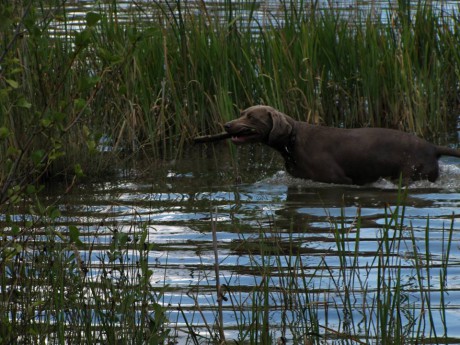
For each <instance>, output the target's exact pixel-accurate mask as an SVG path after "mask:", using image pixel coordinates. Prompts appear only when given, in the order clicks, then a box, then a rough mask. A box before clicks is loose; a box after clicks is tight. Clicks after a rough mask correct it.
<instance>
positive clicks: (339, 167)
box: [224, 105, 460, 185]
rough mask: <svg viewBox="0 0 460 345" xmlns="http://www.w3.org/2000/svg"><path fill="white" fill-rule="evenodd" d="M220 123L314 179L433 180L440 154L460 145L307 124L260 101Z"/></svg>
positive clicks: (297, 172) (377, 130) (379, 131)
mask: <svg viewBox="0 0 460 345" xmlns="http://www.w3.org/2000/svg"><path fill="white" fill-rule="evenodd" d="M224 127H225V130H226V131H227V133H228V134H229V135H231V136H232V141H233V142H234V143H235V144H246V143H256V142H261V143H263V144H266V145H268V146H270V147H272V148H274V149H275V150H277V151H279V152H280V153H281V155H282V156H283V158H284V161H285V163H286V169H287V171H288V172H289V173H290V174H291V175H293V176H295V177H300V178H305V179H311V180H314V181H319V182H328V183H341V184H358V185H362V184H365V183H370V182H374V181H376V180H378V179H379V178H380V177H386V178H391V179H399V177H400V176H402V178H403V179H404V182H406V183H407V182H408V180H421V179H428V180H429V181H432V182H433V181H435V180H436V179H437V178H438V176H439V166H438V158H439V157H440V156H442V155H446V156H455V157H460V151H457V150H453V149H450V148H448V147H443V146H437V145H434V144H431V143H429V142H427V141H426V140H423V139H420V138H418V137H416V136H414V135H411V134H408V133H405V132H401V131H397V130H393V129H385V128H358V129H341V128H331V127H324V126H315V125H309V124H307V123H306V122H299V121H296V120H294V119H293V118H291V117H289V116H287V115H285V114H283V113H281V112H279V111H277V110H276V109H274V108H272V107H269V106H262V105H257V106H253V107H250V108H248V109H246V110H244V111H242V112H241V117H240V118H238V119H236V120H233V121H230V122H228V123H226V124H225V125H224Z"/></svg>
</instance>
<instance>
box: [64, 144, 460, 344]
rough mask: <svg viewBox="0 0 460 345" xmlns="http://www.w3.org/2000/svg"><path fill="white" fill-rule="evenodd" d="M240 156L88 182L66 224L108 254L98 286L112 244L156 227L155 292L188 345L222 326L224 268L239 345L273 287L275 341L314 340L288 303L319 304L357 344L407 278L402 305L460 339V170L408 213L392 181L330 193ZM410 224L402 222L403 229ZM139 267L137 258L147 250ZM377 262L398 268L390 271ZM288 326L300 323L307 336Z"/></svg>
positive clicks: (416, 194)
mask: <svg viewBox="0 0 460 345" xmlns="http://www.w3.org/2000/svg"><path fill="white" fill-rule="evenodd" d="M216 157H219V158H216ZM236 157H237V159H236V160H234V158H232V157H231V155H229V154H228V150H227V149H226V148H224V149H223V150H222V151H218V152H213V151H212V150H210V152H208V154H193V155H192V156H191V157H189V159H184V160H178V161H171V162H167V163H164V162H158V163H152V164H151V165H150V166H149V167H147V168H145V170H143V173H142V175H141V176H138V177H136V178H133V177H123V176H120V177H117V178H114V179H110V180H108V181H103V182H98V183H90V184H82V185H79V186H78V187H77V188H76V189H74V190H73V191H72V193H71V194H70V195H68V196H65V197H64V199H63V200H62V204H61V206H60V207H61V210H62V212H63V218H62V222H63V224H69V223H71V224H75V225H77V226H78V227H79V228H80V229H81V232H82V233H84V234H85V235H84V236H83V238H82V239H83V241H85V242H88V243H91V244H92V245H94V246H97V247H98V250H93V251H91V253H85V252H82V253H80V254H81V256H82V258H83V260H84V261H86V262H87V266H88V267H89V268H90V271H89V274H90V275H92V277H93V279H95V280H97V279H99V278H100V275H101V271H100V270H99V269H98V267H100V260H101V259H100V258H101V255H100V254H101V252H103V251H104V248H106V246H109V244H110V243H111V241H112V240H113V234H114V232H126V233H128V234H129V235H130V236H133V237H134V236H136V234H138V233H140V232H141V231H142V229H146V231H148V241H149V242H150V243H153V244H155V247H154V248H155V249H154V250H152V251H150V252H149V255H148V262H149V266H150V267H151V269H152V271H153V275H152V277H151V281H152V283H153V284H154V285H155V286H158V287H164V286H165V285H167V287H168V288H167V289H166V292H165V294H164V296H163V297H162V299H161V303H163V305H165V306H167V307H168V308H169V313H168V317H169V320H170V321H171V324H172V325H174V326H178V328H177V329H178V330H177V334H178V336H179V339H181V341H184V342H185V339H187V336H186V334H188V333H187V331H186V330H187V327H186V325H187V324H189V325H190V324H192V325H193V327H194V328H195V329H196V330H197V332H201V334H204V335H205V334H207V328H206V325H207V324H208V325H209V324H210V325H212V324H213V323H214V322H215V319H216V309H215V306H216V300H217V294H216V273H215V266H214V264H215V262H216V260H217V262H218V264H219V265H218V266H219V276H218V277H219V279H220V283H221V284H222V285H223V286H224V290H225V293H226V297H227V301H224V302H223V318H224V324H225V327H226V329H227V331H228V333H227V336H228V337H229V338H233V339H238V334H239V331H238V327H240V328H241V327H242V325H245V323H247V325H249V321H248V320H250V318H251V308H252V307H253V306H254V305H255V304H256V303H260V300H259V299H260V298H262V297H261V295H260V293H261V291H262V290H261V289H262V286H264V287H266V288H268V296H269V297H268V298H269V300H268V302H267V303H268V304H269V305H270V312H269V318H270V325H271V326H272V327H271V328H270V331H271V332H273V336H274V337H275V338H277V337H280V336H285V337H286V338H287V339H289V341H293V337H294V335H292V334H293V332H294V333H295V332H297V331H298V332H300V333H302V332H303V333H307V332H308V328H309V325H308V324H305V318H306V317H305V315H301V314H302V312H301V311H299V310H298V309H296V308H295V307H293V306H292V304H289V303H287V302H286V296H290V297H289V298H290V299H291V300H292V301H294V302H295V303H296V304H301V303H302V302H305V303H306V301H307V300H308V301H310V302H309V303H312V302H311V301H314V302H315V308H316V309H315V310H317V312H318V315H319V320H318V322H319V323H320V324H321V325H323V326H324V327H326V328H327V329H333V330H336V331H337V332H344V331H346V330H347V328H346V327H351V326H350V325H348V326H347V325H346V322H345V321H346V318H351V319H352V320H354V322H355V323H356V324H354V326H353V327H354V328H353V331H352V332H358V333H359V327H358V326H357V325H358V323H359V322H365V318H364V316H363V314H365V313H367V312H368V313H369V314H372V313H376V312H377V310H369V305H372V301H373V300H374V299H375V297H376V296H375V293H376V292H375V291H377V290H378V289H377V286H378V285H379V284H382V281H381V279H380V278H381V277H383V276H384V277H386V279H389V280H388V284H389V287H391V284H392V282H391V281H392V280H393V279H394V281H396V280H400V282H401V284H402V285H401V286H402V289H403V295H404V298H405V300H404V303H403V305H404V306H405V307H406V308H407V310H412V311H413V310H415V312H414V314H415V316H416V317H417V318H418V319H417V320H418V322H420V323H421V324H423V325H425V326H426V327H428V323H429V320H428V314H426V309H427V304H426V300H425V298H426V297H427V296H429V300H430V303H431V304H430V310H431V311H432V314H430V316H431V318H432V319H433V320H434V324H435V325H437V326H436V327H435V328H437V329H436V332H437V335H438V336H442V335H447V336H449V337H454V338H457V339H458V340H459V341H460V330H459V328H458V326H457V324H458V317H459V316H460V302H459V301H460V299H459V297H460V247H459V245H458V243H459V240H460V224H459V220H458V218H459V216H460V212H459V204H460V162H459V161H458V160H455V159H443V160H442V162H441V169H442V172H441V177H440V179H439V181H438V182H436V183H429V182H426V181H422V182H417V183H414V184H412V185H410V186H409V188H408V193H407V198H406V200H405V203H404V204H405V205H406V206H405V208H401V207H400V208H398V205H400V199H401V198H402V197H401V193H398V188H397V186H396V185H395V184H393V183H392V182H390V181H385V180H382V181H378V182H376V183H374V184H371V185H368V186H363V187H356V186H341V185H329V184H321V183H315V182H312V181H306V180H300V179H294V178H292V177H290V176H288V175H287V174H286V173H285V172H284V171H283V169H282V164H281V161H280V160H279V157H277V156H276V154H274V153H273V152H271V151H269V150H253V149H250V148H243V149H241V150H239V151H238V152H237V155H236ZM401 213H404V217H403V218H404V220H403V222H402V223H401V222H400V217H396V218H392V215H394V214H401ZM213 229H214V231H215V233H216V236H217V248H218V251H217V253H218V258H217V259H216V257H215V254H214V249H213V236H212V231H213ZM449 236H451V237H452V241H451V244H452V245H451V247H450V251H449V252H446V248H447V243H448V238H449ZM389 239H390V240H389ZM391 239H397V240H394V241H391ZM388 243H389V244H390V246H389V247H385V246H386V245H387V244H388ZM131 255H132V257H131V260H133V262H134V261H136V260H138V253H137V252H135V251H133V252H132V254H131ZM379 255H380V256H382V255H384V256H385V257H386V259H385V261H384V262H383V261H382V262H383V263H384V264H385V265H384V266H385V267H386V270H387V271H385V272H383V271H382V267H381V266H382V265H379V264H378V261H379ZM447 255H448V262H446V256H447ZM417 267H418V270H417V269H416V268H417ZM417 271H418V272H419V273H420V272H422V274H423V277H419V276H417ZM344 272H345V274H344ZM444 273H445V274H446V275H445V277H444V276H443V274H444ZM397 277H398V278H397ZM442 277H444V278H442ZM421 282H422V283H421ZM421 285H422V286H421ZM345 288H347V289H350V291H352V292H351V293H352V298H351V301H352V304H351V305H348V304H347V302H346V301H345V300H344V299H343V297H344V296H343V291H344V289H345ZM296 289H297V290H296ZM306 291H308V293H307V292H306ZM421 291H426V295H424V294H423V293H421ZM292 303H293V302H292ZM442 303H443V304H442ZM197 306H199V308H198V307H197ZM235 306H238V308H237V309H238V311H237V312H236V311H235ZM364 306H366V307H364ZM366 308H367V309H366ZM366 310H367V311H366ZM443 313H445V315H444V314H443ZM350 315H351V316H350ZM446 316H447V317H446ZM306 319H308V317H307V318H306ZM443 319H446V320H447V321H446V322H445V323H444V324H443V322H442V320H443ZM287 322H290V323H291V324H294V325H296V326H295V327H297V328H295V327H294V328H295V331H294V330H293V328H288V327H286V323H287ZM407 322H409V321H407ZM444 326H445V327H446V328H444ZM326 328H325V329H326ZM377 328H378V327H377ZM445 330H446V331H445ZM374 331H377V330H374ZM445 333H446V334H445ZM426 336H427V337H428V336H433V334H426Z"/></svg>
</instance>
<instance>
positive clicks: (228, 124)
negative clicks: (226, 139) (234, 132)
mask: <svg viewBox="0 0 460 345" xmlns="http://www.w3.org/2000/svg"><path fill="white" fill-rule="evenodd" d="M231 127H232V125H231V124H230V122H227V123H226V124H225V125H224V128H225V130H226V131H228V130H230V128H231Z"/></svg>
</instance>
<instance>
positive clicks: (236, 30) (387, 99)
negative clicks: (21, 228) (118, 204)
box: [0, 0, 460, 199]
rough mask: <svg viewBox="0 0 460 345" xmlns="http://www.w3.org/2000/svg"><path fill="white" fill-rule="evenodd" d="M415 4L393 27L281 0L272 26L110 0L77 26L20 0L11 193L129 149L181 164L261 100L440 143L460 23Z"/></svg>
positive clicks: (8, 125) (6, 57)
mask: <svg viewBox="0 0 460 345" xmlns="http://www.w3.org/2000/svg"><path fill="white" fill-rule="evenodd" d="M404 4H406V2H405V1H401V2H398V5H394V7H393V8H392V9H391V10H382V11H386V12H388V13H386V14H387V17H388V19H381V17H380V16H378V15H377V16H373V15H371V14H369V15H363V14H360V12H357V11H356V12H351V11H350V12H345V11H339V10H338V9H336V8H334V7H333V6H330V7H329V8H319V7H318V2H316V1H304V2H301V4H300V5H299V6H297V7H296V6H295V4H294V2H293V3H291V2H290V1H287V0H286V1H282V2H281V3H280V6H279V7H277V8H276V11H277V12H276V13H275V9H273V10H272V12H265V14H264V15H265V16H264V17H260V16H258V15H257V16H256V14H257V13H258V12H257V11H260V10H261V9H262V8H261V5H260V4H259V3H258V2H255V1H249V0H247V1H244V2H243V3H239V4H238V5H237V4H234V3H233V2H231V1H228V2H226V3H225V4H224V5H222V8H221V9H220V10H219V11H217V12H216V10H215V9H214V7H213V5H210V4H208V3H207V2H204V1H197V2H195V3H193V4H188V5H187V4H186V3H185V2H181V1H176V2H166V3H163V2H153V3H145V4H142V7H134V6H131V7H129V8H125V7H122V6H121V5H120V4H118V3H117V2H113V1H111V2H107V3H104V2H100V3H97V4H95V5H94V6H93V7H92V8H91V9H85V11H87V12H86V17H84V18H83V24H82V25H81V26H80V28H79V29H76V28H75V27H74V26H72V25H71V24H70V19H71V18H70V16H69V14H68V11H69V10H68V9H67V8H66V6H64V3H61V2H60V1H58V0H54V1H52V0H42V1H41V3H40V6H37V7H34V6H33V5H32V6H31V7H26V8H24V7H22V3H20V2H13V3H12V4H11V6H7V7H6V8H5V12H4V14H3V17H4V18H3V17H2V18H3V19H5V20H4V21H3V20H2V23H3V24H2V29H3V31H2V32H1V37H0V38H1V42H2V43H1V45H0V57H1V58H0V65H1V68H2V76H1V78H0V83H1V87H2V92H1V94H0V96H1V98H2V102H1V106H0V129H1V130H0V152H1V153H2V156H3V157H7V162H8V164H2V168H1V175H0V176H1V182H2V183H1V184H2V185H3V184H4V183H6V184H7V185H14V184H15V183H20V181H21V179H20V178H17V176H18V175H20V174H21V172H24V171H27V172H30V171H34V173H35V175H36V176H38V177H42V176H43V174H44V173H45V171H46V174H49V173H52V174H57V173H61V174H70V175H72V174H73V171H72V169H73V167H74V166H76V165H78V164H79V167H83V171H84V172H87V173H88V175H94V174H97V173H98V172H105V171H107V169H108V168H110V166H112V165H113V156H116V157H121V156H123V155H122V153H133V152H134V153H137V152H148V153H149V155H150V156H152V155H153V156H154V157H163V156H169V157H170V156H173V157H174V156H177V155H180V154H181V153H182V152H183V151H184V150H185V149H186V148H187V147H188V146H189V142H190V139H191V138H193V137H194V136H196V135H199V134H204V133H215V132H218V131H221V130H222V123H224V122H226V121H228V120H229V119H232V118H234V117H235V116H237V115H238V111H239V109H243V108H245V107H247V106H250V105H254V104H258V103H264V104H270V105H272V106H274V107H277V108H279V109H281V110H283V111H285V112H286V113H288V114H290V115H292V116H294V117H295V118H298V119H301V120H307V121H309V122H315V123H324V124H328V125H333V126H345V127H356V126H384V127H395V128H400V129H404V130H407V131H411V132H416V133H418V134H420V135H423V136H429V137H437V138H439V137H440V136H442V134H444V133H450V130H451V129H452V128H454V126H455V121H456V114H457V113H458V97H457V95H458V92H459V86H458V85H459V83H458V79H459V70H460V68H459V64H460V54H459V52H458V49H457V48H458V46H459V44H460V34H459V19H458V15H452V16H451V15H448V14H446V13H441V12H440V13H438V12H436V11H435V10H434V9H433V8H432V7H431V5H430V4H429V3H428V2H427V3H423V2H419V3H418V5H416V6H415V7H411V8H408V7H407V6H405V5H404ZM260 13H262V12H260ZM11 18H14V19H11ZM57 26H58V27H59V28H58V29H57V28H56V27H57ZM10 28H13V29H14V28H17V29H16V30H9V29H10ZM100 138H108V139H109V142H110V145H111V147H112V148H113V150H112V152H111V153H104V154H101V152H99V150H98V143H99V140H100ZM440 140H444V139H442V138H441V139H440ZM69 168H70V169H69ZM79 169H80V168H79ZM79 169H78V170H79ZM11 180H15V181H14V182H12V181H11ZM18 181H19V182H18ZM5 193H6V190H5V191H3V194H5ZM3 199H4V197H3Z"/></svg>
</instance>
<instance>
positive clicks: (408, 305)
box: [227, 191, 454, 344]
mask: <svg viewBox="0 0 460 345" xmlns="http://www.w3.org/2000/svg"><path fill="white" fill-rule="evenodd" d="M406 196H407V193H406V192H405V191H401V192H400V194H399V198H398V201H397V204H396V205H395V206H392V207H387V208H386V210H385V218H384V219H385V223H384V224H382V226H381V228H380V229H378V232H379V235H378V241H377V243H378V247H377V250H376V251H375V252H374V251H372V252H370V251H366V250H365V249H364V248H362V244H363V243H362V241H361V240H360V236H361V230H362V229H361V227H362V216H361V214H360V213H359V210H358V213H357V214H356V216H355V218H354V219H351V220H350V218H347V217H345V215H344V214H342V215H341V216H340V217H337V218H336V219H332V218H331V231H332V233H333V235H334V242H333V243H334V244H335V248H334V250H333V252H332V253H330V254H328V253H327V252H325V253H323V254H322V255H323V259H322V260H320V263H319V264H318V265H317V266H314V267H312V265H311V264H310V265H309V264H307V262H308V257H309V255H314V252H313V253H311V252H309V251H308V249H304V248H302V246H301V244H302V243H304V242H305V241H308V240H309V237H306V238H304V239H302V237H300V238H299V237H297V236H298V234H297V235H296V236H294V233H293V229H290V230H289V229H284V228H278V227H277V225H276V224H274V225H273V227H270V228H268V229H267V228H263V229H261V233H260V235H259V236H258V237H257V238H252V239H251V238H245V237H243V238H242V243H241V244H240V245H239V246H241V247H239V249H238V250H241V251H242V252H247V253H248V255H249V257H250V259H251V265H250V266H251V270H254V272H253V274H254V275H255V276H257V277H260V283H259V284H258V285H255V286H254V287H253V289H252V290H251V292H250V294H249V296H248V297H247V299H246V300H244V302H243V303H241V302H239V301H241V298H239V296H238V294H239V293H240V292H232V291H229V292H228V298H229V301H230V303H231V305H232V308H233V309H234V311H235V315H236V316H235V319H237V320H239V319H241V320H244V322H243V321H242V322H241V324H239V322H238V321H237V323H238V326H237V329H238V331H239V338H238V339H237V341H238V342H245V341H247V342H249V343H251V344H253V343H261V342H264V343H266V342H269V343H274V342H275V341H278V343H279V341H281V340H280V339H282V338H283V337H287V338H288V339H290V341H292V343H294V344H321V343H323V342H334V343H337V344H380V343H381V344H390V343H391V344H408V343H411V344H412V343H414V344H419V343H425V342H426V343H430V344H431V343H433V344H445V343H449V341H450V340H449V338H448V333H447V328H446V324H445V322H446V320H445V315H446V308H447V307H448V306H447V305H446V304H445V300H444V297H445V295H446V294H447V293H448V290H447V289H446V285H445V284H446V269H447V267H448V264H449V255H450V248H451V245H452V235H453V231H454V225H453V220H452V223H451V225H450V228H447V229H444V230H443V232H442V233H443V235H442V236H443V241H444V242H443V243H444V244H443V245H444V246H445V248H446V251H445V254H443V256H442V258H438V259H435V258H433V257H432V255H431V251H430V246H429V238H430V224H429V220H428V221H427V226H426V229H425V232H424V234H423V235H424V237H425V241H420V239H417V238H416V233H415V230H414V229H413V228H412V226H411V225H410V223H409V224H407V217H406V216H405V200H406ZM286 231H288V232H287V233H289V234H290V235H289V236H288V238H287V239H286V237H284V238H283V237H282V235H285V234H286ZM376 231H377V229H376ZM402 253H406V254H405V256H403V255H402ZM329 255H332V256H336V257H337V259H338V264H334V265H331V264H330V261H329V259H328V257H329ZM435 260H439V263H438V265H439V275H440V278H441V279H440V280H439V282H434V281H431V278H430V277H433V278H435V277H436V272H435V271H436V270H435V269H434V268H431V267H432V266H433V265H437V263H436V262H435ZM373 272H374V273H373ZM408 272H410V276H411V277H412V278H410V279H409V280H407V279H408ZM323 283H324V284H323ZM432 294H439V295H440V298H439V299H438V298H437V297H435V298H434V300H436V301H437V303H439V304H437V305H436V306H435V305H434V303H433V302H432V300H433V297H432ZM274 301H279V302H276V303H275V304H274ZM248 305H250V307H248ZM248 308H249V309H248ZM244 310H246V313H244V312H243V311H244ZM276 311H281V314H282V315H283V316H282V317H281V318H280V319H277V318H275V321H271V320H272V318H271V316H270V313H275V312H276ZM434 314H439V315H441V323H442V324H439V321H434V318H433V316H434ZM330 319H333V320H330ZM438 320H439V319H438ZM440 329H444V332H443V333H441V334H440V333H437V331H436V330H440ZM275 332H277V334H278V335H277V337H278V340H277V339H275ZM279 334H281V337H279ZM227 340H228V339H227Z"/></svg>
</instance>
